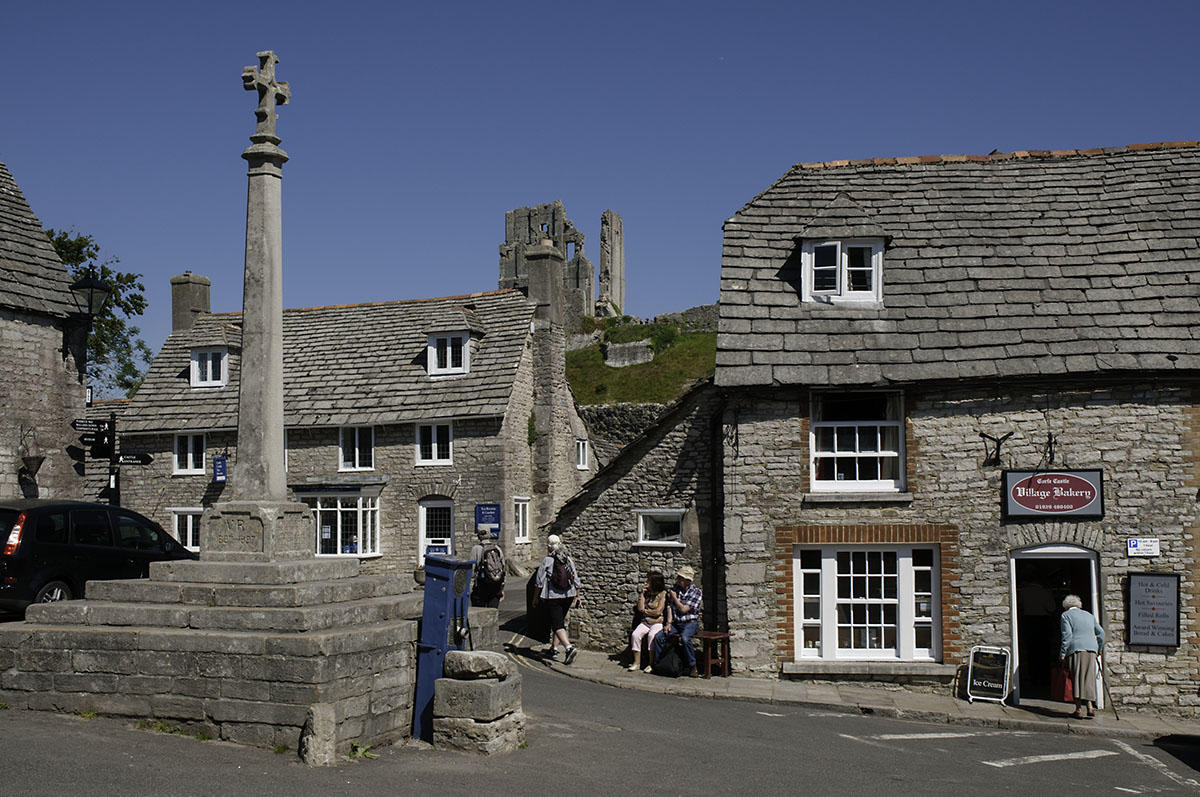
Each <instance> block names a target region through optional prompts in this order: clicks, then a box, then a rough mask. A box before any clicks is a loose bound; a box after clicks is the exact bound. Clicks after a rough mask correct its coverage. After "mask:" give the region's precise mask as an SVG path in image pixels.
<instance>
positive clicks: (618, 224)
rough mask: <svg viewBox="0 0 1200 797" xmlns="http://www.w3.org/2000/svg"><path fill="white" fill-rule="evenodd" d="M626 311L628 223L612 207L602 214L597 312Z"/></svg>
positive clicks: (597, 313)
mask: <svg viewBox="0 0 1200 797" xmlns="http://www.w3.org/2000/svg"><path fill="white" fill-rule="evenodd" d="M614 305H615V308H614ZM624 312H625V223H624V222H623V221H622V220H621V217H620V216H619V215H617V214H616V213H614V212H613V211H611V210H606V211H604V213H602V214H601V215H600V297H599V299H598V300H597V302H596V315H598V316H612V315H620V314H622V313H624Z"/></svg>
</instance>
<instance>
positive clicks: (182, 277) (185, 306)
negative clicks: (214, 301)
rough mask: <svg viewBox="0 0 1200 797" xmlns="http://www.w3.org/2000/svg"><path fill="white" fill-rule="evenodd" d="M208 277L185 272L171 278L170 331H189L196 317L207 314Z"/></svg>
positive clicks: (209, 284) (209, 283)
mask: <svg viewBox="0 0 1200 797" xmlns="http://www.w3.org/2000/svg"><path fill="white" fill-rule="evenodd" d="M211 285H212V283H211V282H209V279H208V277H202V276H200V275H199V274H193V273H192V272H190V271H185V272H183V273H182V274H177V275H175V276H174V277H171V331H172V332H180V331H182V330H185V329H191V328H192V324H194V323H196V316H198V315H200V314H201V313H207V312H209V309H208V289H209V286H211Z"/></svg>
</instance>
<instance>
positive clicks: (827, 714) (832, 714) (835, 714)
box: [807, 711, 852, 717]
mask: <svg viewBox="0 0 1200 797" xmlns="http://www.w3.org/2000/svg"><path fill="white" fill-rule="evenodd" d="M807 716H809V717H849V716H852V715H850V714H845V713H843V712H841V711H810V712H808V715H807Z"/></svg>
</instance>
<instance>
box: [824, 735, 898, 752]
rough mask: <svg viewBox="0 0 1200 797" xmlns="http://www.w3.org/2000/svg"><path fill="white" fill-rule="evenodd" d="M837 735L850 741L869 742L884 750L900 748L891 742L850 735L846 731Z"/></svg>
mask: <svg viewBox="0 0 1200 797" xmlns="http://www.w3.org/2000/svg"><path fill="white" fill-rule="evenodd" d="M838 736H840V737H842V738H843V739H849V740H850V741H852V742H862V743H863V744H869V745H871V746H872V747H882V748H883V749H884V750H900V749H901V748H899V747H896V746H895V745H892V744H884V743H883V742H877V741H875V740H874V739H872V738H871V737H869V736H851V735H850V734H848V733H839V734H838Z"/></svg>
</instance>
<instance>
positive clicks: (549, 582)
mask: <svg viewBox="0 0 1200 797" xmlns="http://www.w3.org/2000/svg"><path fill="white" fill-rule="evenodd" d="M546 547H547V548H548V549H549V550H548V551H547V553H546V558H545V559H543V560H542V564H541V566H540V567H538V570H537V582H536V583H537V589H538V592H537V600H536V601H535V603H534V605H535V606H536V605H538V604H539V603H541V604H544V605H545V607H546V616H547V617H548V618H549V620H550V649H549V650H548V651H546V658H548V659H551V660H553V659H555V658H557V657H558V646H559V645H562V648H563V654H564V659H563V662H564V663H565V664H570V663H571V662H573V661H575V653H576V650H575V646H574V645H572V644H571V640H570V638H569V637H568V636H567V612H568V611H569V610H570V609H571V607H573V606H578V605H579V587H580V586H581V585H580V583H579V573H578V571H576V570H575V561H574V560H573V559H571V555H570V554H569V553H567V548H566V546H565V545H563V542H562V538H561V537H559V536H558V535H557V534H551V535H550V537H549V538H548V539H547V540H546Z"/></svg>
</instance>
